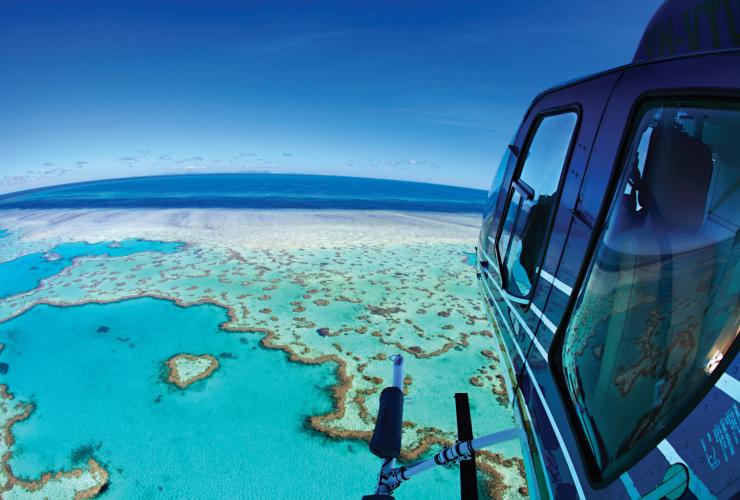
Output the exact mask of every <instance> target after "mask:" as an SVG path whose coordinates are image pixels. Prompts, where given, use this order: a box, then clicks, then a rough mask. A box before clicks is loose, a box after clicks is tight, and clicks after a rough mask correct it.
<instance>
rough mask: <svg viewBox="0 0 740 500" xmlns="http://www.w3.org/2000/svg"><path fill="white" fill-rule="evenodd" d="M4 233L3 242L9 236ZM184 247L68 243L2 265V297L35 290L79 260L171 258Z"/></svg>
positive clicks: (142, 243)
mask: <svg viewBox="0 0 740 500" xmlns="http://www.w3.org/2000/svg"><path fill="white" fill-rule="evenodd" d="M6 234H7V233H6V232H5V231H0V238H2V237H3V236H6ZM181 247H182V244H181V243H166V242H158V241H145V240H124V241H122V242H120V243H118V244H111V243H64V244H62V245H59V246H56V247H54V248H52V249H51V250H50V251H49V252H36V253H31V254H27V255H23V256H21V257H18V258H17V259H13V260H11V261H7V262H1V263H0V297H7V296H9V295H15V294H18V293H23V292H27V291H29V290H33V289H34V288H35V287H37V286H38V285H39V282H40V281H41V280H43V279H44V278H49V277H51V276H54V275H55V274H57V273H58V272H60V271H61V270H62V269H64V268H65V267H67V266H69V265H70V264H72V261H73V260H74V259H75V258H77V257H82V256H85V257H91V256H104V255H105V256H109V257H123V256H126V255H132V254H134V253H138V252H159V253H163V254H168V253H172V252H176V251H178V250H179V249H180V248H181Z"/></svg>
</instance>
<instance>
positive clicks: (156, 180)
mask: <svg viewBox="0 0 740 500" xmlns="http://www.w3.org/2000/svg"><path fill="white" fill-rule="evenodd" d="M485 200H486V192H485V191H483V190H479V189H469V188H462V187H456V186H443V185H440V184H425V183H420V182H407V181H393V180H386V179H368V178H362V177H335V176H323V175H294V174H197V175H170V176H156V177H135V178H128V179H114V180H104V181H95V182H85V183H78V184H67V185H62V186H53V187H48V188H41V189H35V190H31V191H23V192H18V193H11V194H7V195H3V196H0V209H9V208H37V209H43V208H262V209H274V208H294V209H297V208H306V209H322V208H324V209H357V210H412V211H428V212H475V213H480V212H481V211H482V210H483V204H484V203H485Z"/></svg>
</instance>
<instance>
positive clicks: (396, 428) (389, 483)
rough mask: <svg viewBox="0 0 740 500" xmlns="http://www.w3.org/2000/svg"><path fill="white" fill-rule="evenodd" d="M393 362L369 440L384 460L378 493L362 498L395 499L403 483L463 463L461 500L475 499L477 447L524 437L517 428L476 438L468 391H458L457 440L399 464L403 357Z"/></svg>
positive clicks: (369, 499)
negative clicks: (440, 467)
mask: <svg viewBox="0 0 740 500" xmlns="http://www.w3.org/2000/svg"><path fill="white" fill-rule="evenodd" d="M391 360H392V361H393V385H391V386H390V387H386V388H385V389H383V391H382V392H381V393H380V405H379V408H378V417H377V419H376V421H375V430H374V431H373V436H372V438H371V439H370V451H371V452H372V453H373V454H374V455H375V456H377V457H379V458H380V459H381V461H382V462H381V466H380V473H379V474H378V485H377V487H376V489H375V493H374V494H372V495H365V496H363V497H362V500H394V497H393V491H394V490H395V489H396V488H398V487H399V486H400V485H401V484H402V483H403V482H405V481H408V480H409V479H411V478H412V477H415V476H417V475H419V474H421V473H422V472H424V471H427V470H429V469H432V468H434V467H436V466H438V465H443V466H448V465H450V464H453V463H459V464H460V486H461V487H460V491H461V498H462V500H476V499H477V498H478V488H477V479H476V469H475V450H480V449H482V448H486V447H488V446H493V445H494V444H497V443H502V442H504V441H509V440H511V439H518V438H520V437H523V434H524V431H523V430H522V429H518V428H512V429H506V430H504V431H500V432H494V433H493V434H488V435H486V436H481V437H478V438H473V437H472V436H473V428H472V424H471V420H470V406H469V404H468V395H467V394H466V393H458V394H455V408H456V413H457V433H458V442H456V443H455V444H453V445H451V446H447V447H445V448H443V449H442V450H440V452H439V453H437V454H436V455H434V457H432V458H429V459H427V460H422V461H420V462H417V463H415V464H412V465H408V466H405V465H404V466H400V467H397V466H396V459H397V458H398V457H399V455H400V454H401V430H402V425H401V424H402V422H403V356H401V355H396V356H393V357H392V358H391Z"/></svg>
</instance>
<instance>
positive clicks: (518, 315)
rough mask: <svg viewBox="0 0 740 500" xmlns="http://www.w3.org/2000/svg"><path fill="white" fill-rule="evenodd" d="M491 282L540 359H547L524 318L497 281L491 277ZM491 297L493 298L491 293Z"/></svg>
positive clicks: (545, 352) (484, 281) (545, 353)
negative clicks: (525, 333) (538, 352)
mask: <svg viewBox="0 0 740 500" xmlns="http://www.w3.org/2000/svg"><path fill="white" fill-rule="evenodd" d="M485 273H486V274H488V276H491V275H490V273H489V272H488V270H486V271H485ZM483 283H486V280H483ZM491 283H493V286H495V287H496V289H497V290H498V292H499V294H501V297H502V298H503V299H504V301H505V302H506V305H507V306H509V310H510V311H511V312H513V313H514V316H515V317H516V319H517V321H518V322H519V324H520V325H521V327H522V328H524V331H525V332H527V335H528V336H529V338H530V339H531V340H532V342H533V343H534V346H535V347H536V348H537V350H538V351H540V355H541V356H542V359H544V360H545V361H548V359H547V351H546V350H545V348H544V347H542V344H540V341H539V340H537V337H535V335H534V333H532V330H530V329H529V326H527V323H526V322H525V321H524V318H522V317H521V315H520V314H519V311H517V310H516V308H515V307H514V306H513V305H512V304H511V302H510V301H509V299H508V298H507V297H506V295H505V294H504V292H503V290H501V287H500V286H498V283H496V281H495V280H493V279H491ZM486 284H487V283H486ZM488 290H489V292H490V290H491V289H490V288H489V289H488ZM491 298H493V293H491ZM494 302H495V301H494ZM501 317H502V318H505V316H503V315H501Z"/></svg>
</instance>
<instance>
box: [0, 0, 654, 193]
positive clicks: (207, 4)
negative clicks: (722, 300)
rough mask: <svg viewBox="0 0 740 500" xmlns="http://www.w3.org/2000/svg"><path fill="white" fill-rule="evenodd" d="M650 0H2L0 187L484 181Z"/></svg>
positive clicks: (635, 26)
mask: <svg viewBox="0 0 740 500" xmlns="http://www.w3.org/2000/svg"><path fill="white" fill-rule="evenodd" d="M659 4H660V1H657V0H623V1H620V2H601V1H586V0H578V1H575V0H574V1H560V2H556V1H553V0H549V1H540V0H528V1H496V0H488V1H484V2H477V1H476V2H474V1H470V2H465V1H455V2H452V1H450V2H434V1H426V2H415V1H400V0H398V1H389V2H386V1H382V0H373V1H364V0H356V1H355V0H352V1H346V0H345V1H341V2H323V1H313V0H312V1H300V2H283V1H279V0H271V1H264V2H246V1H241V2H220V1H203V2H192V1H177V2H167V3H165V2H157V1H154V0H151V1H147V2H140V3H137V2H126V3H115V2H106V1H100V0H98V1H93V2H75V1H64V2H61V1H54V2H46V3H44V2H35V1H33V0H19V1H16V0H4V1H3V2H2V3H0V109H2V115H0V193H1V192H9V191H16V190H20V189H26V188H30V187H36V186H41V185H49V184H58V183H64V182H74V181H80V180H88V179H98V178H106V177H127V176H134V175H153V174H162V173H192V172H225V171H229V172H250V171H269V172H305V173H320V174H338V175H359V176H367V177H385V178H395V179H410V180H420V181H426V182H438V183H443V184H454V185H461V186H471V187H480V188H487V187H488V184H489V182H490V180H491V177H492V175H493V169H494V168H495V166H496V164H497V163H498V161H499V158H500V156H501V153H502V151H503V149H504V148H505V145H506V144H507V142H508V141H509V139H510V138H511V136H512V134H513V133H514V131H515V129H516V127H517V126H518V124H519V121H520V120H521V118H522V116H523V114H524V112H525V111H526V109H527V106H528V105H529V103H530V101H531V99H532V98H533V97H534V96H535V95H536V94H537V93H538V92H539V91H540V90H543V89H544V88H546V87H549V86H552V85H554V84H557V83H559V82H562V81H564V80H569V79H572V78H574V77H578V76H582V75H585V74H588V73H593V72H596V71H600V70H603V69H607V68H609V67H612V66H617V65H620V64H624V63H627V62H629V60H630V59H631V58H632V54H633V52H634V49H635V47H636V46H637V42H638V41H639V38H640V35H641V33H642V29H643V28H644V26H645V24H646V23H647V21H648V19H649V18H650V16H651V14H652V12H653V11H654V10H655V9H656V8H657V6H658V5H659Z"/></svg>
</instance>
